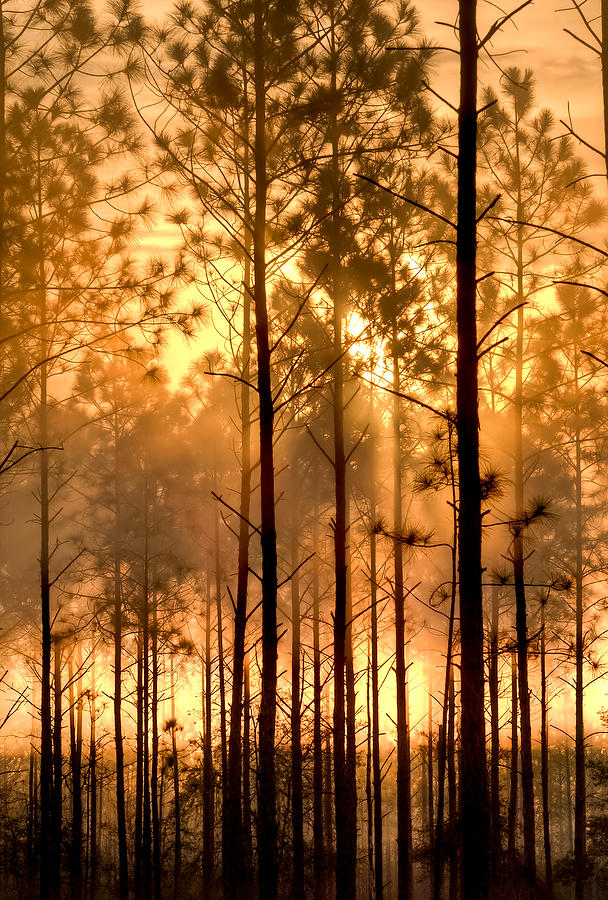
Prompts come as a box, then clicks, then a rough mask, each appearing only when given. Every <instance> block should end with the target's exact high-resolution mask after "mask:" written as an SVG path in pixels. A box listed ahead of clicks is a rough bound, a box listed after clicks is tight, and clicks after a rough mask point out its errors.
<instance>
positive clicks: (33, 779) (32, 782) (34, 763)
mask: <svg viewBox="0 0 608 900" xmlns="http://www.w3.org/2000/svg"><path fill="white" fill-rule="evenodd" d="M36 707H37V701H36V679H35V677H34V684H33V686H32V731H31V737H30V760H29V778H28V806H27V861H28V865H29V867H30V871H31V872H32V874H33V873H34V872H35V871H36V868H37V863H38V860H37V857H36V854H37V850H38V837H39V836H38V753H37V752H36V745H35V742H36V737H37V735H36V722H37V718H36ZM33 894H34V892H33V890H32V896H33Z"/></svg>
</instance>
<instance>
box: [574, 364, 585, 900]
mask: <svg viewBox="0 0 608 900" xmlns="http://www.w3.org/2000/svg"><path fill="white" fill-rule="evenodd" d="M576 355H577V357H578V354H576ZM575 365H576V364H575ZM575 378H576V385H577V388H578V368H577V370H576V374H575ZM575 443H576V446H575V452H576V474H575V478H576V526H575V527H576V537H575V540H576V574H575V584H576V638H575V641H576V648H575V654H576V674H575V743H574V869H575V872H576V879H575V898H576V900H584V896H585V881H586V867H587V786H586V782H585V719H584V708H583V692H584V689H585V682H584V668H583V666H584V653H585V634H584V630H583V577H584V571H583V491H582V460H581V436H580V431H579V430H578V428H577V431H576V435H575Z"/></svg>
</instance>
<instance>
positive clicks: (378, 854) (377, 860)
mask: <svg viewBox="0 0 608 900" xmlns="http://www.w3.org/2000/svg"><path fill="white" fill-rule="evenodd" d="M374 437H375V436H374ZM373 452H374V448H372V453H373ZM374 461H375V460H373V461H372V471H371V473H370V524H371V529H370V550H369V566H370V573H369V578H370V595H371V596H370V619H371V622H370V631H371V668H372V672H371V676H372V770H373V779H372V780H373V789H374V790H373V796H374V812H373V815H374V890H375V900H382V897H383V895H384V866H383V858H382V851H383V838H382V771H381V767H380V684H379V668H378V571H377V569H378V566H377V560H376V550H377V547H376V544H377V532H376V516H377V512H376V488H375V485H376V481H375V475H376V472H375V465H374Z"/></svg>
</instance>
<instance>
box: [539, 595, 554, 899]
mask: <svg viewBox="0 0 608 900" xmlns="http://www.w3.org/2000/svg"><path fill="white" fill-rule="evenodd" d="M540 628H541V631H540V704H541V724H540V757H541V791H542V799H543V848H544V851H545V887H546V891H547V894H548V896H549V897H552V896H553V865H552V861H551V831H550V828H549V824H550V822H549V705H548V699H547V639H546V624H545V602H544V601H541V608H540Z"/></svg>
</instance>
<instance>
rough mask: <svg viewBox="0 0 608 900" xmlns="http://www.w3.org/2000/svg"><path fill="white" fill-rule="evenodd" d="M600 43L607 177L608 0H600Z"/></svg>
mask: <svg viewBox="0 0 608 900" xmlns="http://www.w3.org/2000/svg"><path fill="white" fill-rule="evenodd" d="M601 10H602V43H601V60H602V100H603V104H602V106H603V109H602V111H603V115H604V165H605V167H606V177H607V178H608V0H602V2H601Z"/></svg>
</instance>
